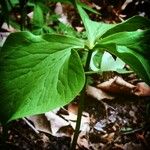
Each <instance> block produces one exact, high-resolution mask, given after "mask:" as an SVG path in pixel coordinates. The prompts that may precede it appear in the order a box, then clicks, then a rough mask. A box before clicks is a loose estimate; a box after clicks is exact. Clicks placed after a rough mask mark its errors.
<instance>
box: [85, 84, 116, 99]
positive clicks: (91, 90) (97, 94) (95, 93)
mask: <svg viewBox="0 0 150 150" xmlns="http://www.w3.org/2000/svg"><path fill="white" fill-rule="evenodd" d="M86 92H87V95H90V96H92V97H94V98H96V99H97V100H102V99H113V98H114V97H113V96H111V95H109V94H107V93H106V92H104V91H102V90H101V89H98V88H95V87H93V86H87V89H86Z"/></svg>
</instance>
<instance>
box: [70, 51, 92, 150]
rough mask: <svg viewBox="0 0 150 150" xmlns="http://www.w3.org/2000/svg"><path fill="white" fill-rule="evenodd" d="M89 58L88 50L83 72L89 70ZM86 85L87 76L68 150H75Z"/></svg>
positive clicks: (90, 53) (90, 54) (90, 52)
mask: <svg viewBox="0 0 150 150" xmlns="http://www.w3.org/2000/svg"><path fill="white" fill-rule="evenodd" d="M91 56H92V51H91V50H89V52H88V56H87V60H86V65H85V72H86V71H88V70H89V65H90V60H91ZM86 85H87V75H85V84H84V87H83V89H82V91H81V95H80V101H79V108H78V116H77V123H76V129H75V133H74V137H73V141H72V145H71V148H70V150H75V149H76V144H77V139H78V135H79V131H80V124H81V118H82V112H83V109H84V99H85V90H86Z"/></svg>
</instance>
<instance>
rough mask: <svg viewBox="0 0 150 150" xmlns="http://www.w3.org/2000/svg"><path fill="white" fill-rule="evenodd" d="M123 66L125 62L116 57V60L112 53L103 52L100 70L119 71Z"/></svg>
mask: <svg viewBox="0 0 150 150" xmlns="http://www.w3.org/2000/svg"><path fill="white" fill-rule="evenodd" d="M124 66H125V63H124V62H123V61H122V60H121V59H119V58H118V57H117V58H116V60H115V59H114V58H113V57H112V55H111V54H110V53H108V52H104V54H103V56H102V61H101V67H100V69H101V71H102V72H103V71H116V72H118V71H120V70H123V68H124Z"/></svg>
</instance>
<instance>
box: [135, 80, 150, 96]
mask: <svg viewBox="0 0 150 150" xmlns="http://www.w3.org/2000/svg"><path fill="white" fill-rule="evenodd" d="M132 92H133V94H135V95H137V96H150V86H149V85H147V84H146V83H145V82H140V83H137V85H136V87H135V88H134V89H133V91H132Z"/></svg>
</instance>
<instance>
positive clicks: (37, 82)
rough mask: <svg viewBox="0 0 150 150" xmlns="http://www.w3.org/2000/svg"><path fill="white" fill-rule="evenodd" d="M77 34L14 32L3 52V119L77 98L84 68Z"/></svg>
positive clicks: (0, 54)
mask: <svg viewBox="0 0 150 150" xmlns="http://www.w3.org/2000/svg"><path fill="white" fill-rule="evenodd" d="M83 47H84V41H82V40H79V39H77V38H74V37H68V36H60V35H50V34H46V35H43V36H35V35H33V34H31V33H29V32H19V33H13V34H11V35H10V36H9V37H8V38H7V40H6V42H5V44H4V46H3V48H2V50H1V52H0V95H1V99H0V106H1V109H0V121H1V122H2V123H6V122H8V121H11V120H13V119H17V118H21V117H25V116H29V115H34V114H40V113H44V112H46V111H49V110H52V109H54V108H56V107H60V106H63V105H65V104H67V103H69V102H70V101H71V100H73V99H74V98H75V96H76V95H77V94H78V93H79V92H80V91H81V89H82V87H83V85H84V82H85V81H84V71H83V67H82V64H81V61H80V58H79V56H78V53H77V52H76V51H75V50H74V49H75V48H83Z"/></svg>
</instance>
